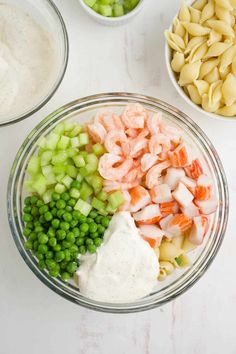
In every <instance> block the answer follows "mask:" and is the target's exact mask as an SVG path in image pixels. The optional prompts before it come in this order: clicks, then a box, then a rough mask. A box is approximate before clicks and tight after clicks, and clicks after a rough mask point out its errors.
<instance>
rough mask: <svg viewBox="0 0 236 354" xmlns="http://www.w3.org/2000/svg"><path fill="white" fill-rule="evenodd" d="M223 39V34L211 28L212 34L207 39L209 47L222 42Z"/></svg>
mask: <svg viewBox="0 0 236 354" xmlns="http://www.w3.org/2000/svg"><path fill="white" fill-rule="evenodd" d="M221 39H222V34H220V33H218V32H216V31H214V30H211V32H210V34H209V39H208V41H207V45H208V47H210V46H211V45H212V44H214V43H217V42H220V41H221Z"/></svg>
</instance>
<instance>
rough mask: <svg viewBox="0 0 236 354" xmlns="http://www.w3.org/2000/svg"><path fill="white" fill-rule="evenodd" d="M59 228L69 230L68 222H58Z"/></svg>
mask: <svg viewBox="0 0 236 354" xmlns="http://www.w3.org/2000/svg"><path fill="white" fill-rule="evenodd" d="M60 228H61V229H62V230H65V231H68V230H69V228H70V224H68V222H63V221H62V222H61V223H60Z"/></svg>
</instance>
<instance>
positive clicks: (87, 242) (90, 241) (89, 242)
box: [85, 238, 93, 246]
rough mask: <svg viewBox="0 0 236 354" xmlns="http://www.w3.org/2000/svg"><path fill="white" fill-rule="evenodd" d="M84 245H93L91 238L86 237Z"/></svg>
mask: <svg viewBox="0 0 236 354" xmlns="http://www.w3.org/2000/svg"><path fill="white" fill-rule="evenodd" d="M85 243H86V245H87V246H88V245H93V240H92V239H91V238H86V240H85Z"/></svg>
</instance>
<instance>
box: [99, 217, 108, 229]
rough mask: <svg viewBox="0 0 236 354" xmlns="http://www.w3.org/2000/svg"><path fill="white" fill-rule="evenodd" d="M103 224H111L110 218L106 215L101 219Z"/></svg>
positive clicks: (105, 225) (106, 225)
mask: <svg viewBox="0 0 236 354" xmlns="http://www.w3.org/2000/svg"><path fill="white" fill-rule="evenodd" d="M101 224H102V226H104V227H108V226H109V224H110V219H109V218H108V217H106V216H104V217H103V218H102V220H101Z"/></svg>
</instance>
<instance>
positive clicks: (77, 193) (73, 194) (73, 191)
mask: <svg viewBox="0 0 236 354" xmlns="http://www.w3.org/2000/svg"><path fill="white" fill-rule="evenodd" d="M70 196H71V198H75V199H79V197H80V191H79V190H78V189H76V188H72V189H71V190H70Z"/></svg>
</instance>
